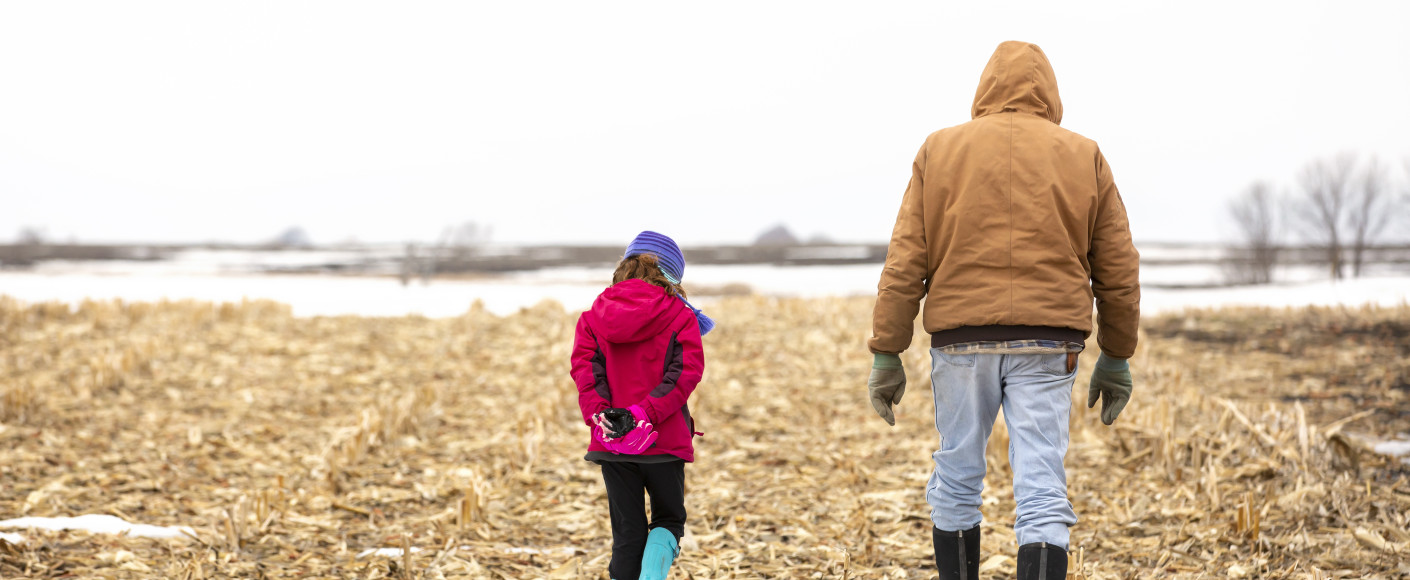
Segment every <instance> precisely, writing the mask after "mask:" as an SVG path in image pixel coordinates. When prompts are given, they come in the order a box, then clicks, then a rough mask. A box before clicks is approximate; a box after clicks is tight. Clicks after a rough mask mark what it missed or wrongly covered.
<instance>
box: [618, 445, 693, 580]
mask: <svg viewBox="0 0 1410 580" xmlns="http://www.w3.org/2000/svg"><path fill="white" fill-rule="evenodd" d="M601 465H602V481H603V483H605V484H607V505H608V506H609V507H610V508H611V510H612V563H610V564H608V565H607V571H608V572H609V573H611V575H612V577H613V578H616V579H617V580H636V578H637V577H639V576H641V553H642V551H643V550H645V549H646V535H647V534H648V533H650V532H651V529H652V528H666V529H667V530H670V531H671V533H672V534H675V535H676V541H680V538H681V536H682V535H683V534H685V461H672V462H669V463H629V462H625V461H603V462H602V464H601ZM642 491H645V492H646V493H648V494H650V495H651V523H650V524H647V521H646V502H645V500H644V498H643V497H642Z"/></svg>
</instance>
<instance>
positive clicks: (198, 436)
mask: <svg viewBox="0 0 1410 580" xmlns="http://www.w3.org/2000/svg"><path fill="white" fill-rule="evenodd" d="M871 304H872V301H871V300H870V299H865V298H857V299H817V300H800V299H769V298H761V297H735V298H727V299H724V300H722V301H720V302H719V303H717V304H715V305H714V306H712V308H711V309H710V310H711V313H712V314H713V315H715V316H716V318H717V320H719V321H720V326H719V329H718V330H716V331H715V332H714V333H712V334H711V335H710V336H709V337H707V338H706V339H705V345H706V362H707V368H706V374H705V381H704V382H703V383H702V384H701V386H700V388H699V389H698V390H697V391H696V394H695V396H694V398H693V400H692V407H693V410H694V411H695V414H696V417H697V420H698V422H699V428H700V430H702V431H705V432H706V435H705V436H704V437H703V438H700V439H697V452H698V456H699V460H698V461H697V462H696V463H695V464H693V465H691V466H689V467H688V468H687V473H688V475H687V486H688V494H687V506H688V508H689V509H690V512H691V516H690V522H689V529H690V534H689V536H688V537H687V539H686V541H685V542H684V546H685V549H684V551H683V552H682V554H681V557H680V560H679V561H678V563H677V567H676V568H675V571H674V572H673V577H675V578H930V577H933V576H934V571H933V569H932V568H933V566H932V564H931V557H932V556H931V549H930V535H929V527H930V523H929V519H928V513H929V508H928V507H927V506H926V505H925V501H924V493H923V487H924V485H925V480H926V477H927V475H928V474H929V471H930V466H931V463H930V457H929V454H930V452H931V451H932V450H933V447H934V446H935V445H936V443H937V438H936V435H935V433H934V431H933V427H932V422H933V419H932V407H931V403H930V396H929V389H928V380H927V372H928V370H929V360H928V355H927V353H926V351H925V350H924V349H920V348H913V349H912V350H911V351H910V352H908V353H907V354H906V355H905V361H906V364H907V367H908V369H909V371H910V390H909V391H908V394H907V395H906V398H905V400H904V401H903V403H902V404H901V407H900V410H899V413H898V414H899V422H898V425H897V426H896V427H895V428H890V427H888V426H887V425H886V424H885V423H884V422H883V421H881V420H880V419H879V418H877V417H876V416H875V414H874V413H873V411H872V410H871V407H870V405H869V404H868V403H867V400H866V390H865V381H866V375H867V369H868V367H869V363H870V355H869V354H868V353H867V352H866V349H865V347H864V339H865V337H866V335H867V334H869V328H870V310H871ZM575 320H576V314H575V313H570V312H565V311H563V310H562V309H561V308H560V307H558V306H557V305H554V304H543V305H540V306H538V307H535V308H531V309H526V310H523V311H521V312H519V313H517V314H515V315H512V316H508V317H496V316H493V315H490V314H488V313H485V312H484V311H483V310H482V309H479V308H472V309H470V311H469V312H468V313H466V314H465V315H464V316H461V317H457V318H450V319H426V318H418V317H406V318H358V317H341V318H312V319H302V318H294V317H292V316H291V315H290V312H289V310H288V309H287V308H286V307H284V306H281V305H278V304H273V303H267V302H250V303H244V304H234V305H210V304H200V303H162V304H122V303H112V302H103V303H88V304H84V305H82V306H81V307H80V308H78V309H76V310H74V311H71V310H70V309H69V308H68V307H66V306H62V305H30V306H26V305H20V304H17V303H15V302H13V301H3V300H0V519H4V518H12V517H19V516H71V515H79V514H85V513H98V514H112V515H117V516H120V517H123V518H125V519H127V520H129V521H132V522H140V523H146V524H159V525H186V526H191V527H192V528H194V530H195V534H194V537H193V538H189V539H177V540H156V539H146V538H129V537H123V536H113V535H90V534H88V533H86V532H41V531H36V530H8V531H10V532H17V533H20V534H21V535H23V536H24V537H25V538H26V541H25V542H23V543H21V544H8V543H5V542H3V541H0V576H2V577H23V576H28V577H111V578H148V577H171V578H215V577H246V578H249V577H267V578H295V577H297V578H313V577H336V578H388V577H390V578H442V577H446V578H454V577H460V578H545V577H546V578H598V577H603V571H604V570H605V567H606V561H607V556H608V551H609V538H610V532H609V528H608V517H607V511H606V503H605V502H606V500H605V497H604V493H603V488H602V483H601V480H600V476H599V471H598V470H597V467H596V466H595V465H593V464H591V463H587V462H585V461H583V460H582V454H583V452H584V448H585V445H586V442H587V438H588V431H587V428H586V427H584V426H583V425H582V423H581V418H580V415H579V412H578V409H577V404H576V392H575V390H574V388H573V385H572V383H571V381H570V380H569V378H568V353H569V348H570V341H571V335H572V333H571V331H572V328H573V324H574V322H575ZM916 344H918V345H920V344H924V343H923V342H920V341H919V340H918V341H917V343H916ZM1094 357H1095V349H1094V348H1092V345H1089V351H1088V353H1086V354H1084V356H1083V359H1082V371H1081V372H1080V374H1079V376H1078V380H1077V383H1078V395H1079V396H1078V397H1077V398H1078V399H1080V401H1079V403H1080V404H1078V405H1076V406H1074V409H1073V414H1072V446H1071V450H1070V452H1069V455H1068V458H1067V463H1068V466H1069V477H1068V478H1069V487H1070V492H1071V498H1072V501H1073V503H1074V504H1075V507H1076V509H1077V512H1078V514H1079V517H1080V519H1081V521H1080V522H1079V523H1078V525H1077V527H1075V528H1074V529H1073V540H1072V549H1073V563H1072V565H1071V566H1070V569H1071V570H1072V573H1073V577H1078V578H1132V577H1155V576H1159V577H1184V578H1196V577H1235V578H1237V577H1247V578H1317V579H1320V578H1335V577H1352V578H1399V577H1407V576H1410V564H1407V563H1406V562H1407V553H1410V535H1407V533H1406V531H1405V530H1406V529H1407V527H1410V515H1408V514H1410V481H1407V480H1408V479H1410V466H1407V465H1406V464H1404V463H1402V462H1401V461H1400V460H1399V459H1396V458H1391V457H1387V456H1384V455H1379V454H1377V453H1376V452H1374V451H1373V450H1372V448H1371V444H1370V441H1371V440H1372V439H1373V438H1377V437H1379V438H1389V437H1391V436H1393V435H1394V434H1395V433H1403V432H1407V431H1410V402H1407V392H1408V391H1410V385H1407V382H1410V307H1400V308H1394V309H1360V310H1358V309H1309V310H1295V311H1264V310H1225V311H1211V312H1194V313H1189V314H1185V315H1179V316H1170V317H1163V318H1154V319H1148V320H1147V321H1146V325H1145V330H1144V332H1143V337H1142V347H1141V349H1140V351H1139V353H1138V354H1137V355H1136V357H1135V358H1134V359H1133V361H1132V368H1133V370H1134V372H1135V377H1136V391H1135V398H1134V400H1133V402H1132V403H1131V405H1130V406H1128V407H1127V410H1126V411H1125V413H1124V414H1123V415H1122V417H1121V419H1120V421H1119V422H1118V424H1117V425H1116V426H1114V427H1111V428H1107V427H1104V426H1102V425H1101V423H1100V421H1099V420H1098V418H1097V412H1096V411H1095V410H1088V409H1086V408H1085V396H1084V395H1085V383H1086V380H1087V375H1088V372H1089V371H1090V368H1091V363H1092V361H1093V360H1094ZM1006 448H1007V436H1006V431H1005V430H1004V429H1003V427H1002V425H999V426H996V430H995V435H994V438H993V440H992V441H991V447H990V451H989V454H990V474H989V478H988V480H987V484H988V488H987V489H986V491H985V492H984V497H985V505H984V513H985V523H984V533H985V537H984V544H983V570H984V571H985V573H984V576H985V577H994V578H998V577H1007V576H1011V575H1012V573H1013V570H1014V560H1013V555H1014V554H1015V552H1016V548H1017V547H1016V545H1015V541H1014V535H1013V531H1012V527H1011V526H1012V523H1013V507H1014V502H1013V497H1012V489H1011V486H1010V485H1009V477H1010V472H1009V468H1008V464H1007V463H1008V462H1007V452H1006ZM384 547H386V548H401V547H410V548H412V550H408V551H406V552H405V553H403V554H402V555H398V556H394V557H386V556H380V555H371V556H366V557H359V553H360V552H362V551H363V550H365V549H370V548H384Z"/></svg>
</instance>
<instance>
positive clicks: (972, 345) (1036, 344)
mask: <svg viewBox="0 0 1410 580" xmlns="http://www.w3.org/2000/svg"><path fill="white" fill-rule="evenodd" d="M1086 346H1087V345H1084V344H1078V343H1075V342H1067V341H1061V340H1002V341H984V342H961V343H959V344H952V345H949V346H942V347H940V352H943V353H945V354H1065V353H1069V352H1082V349H1084V348H1086Z"/></svg>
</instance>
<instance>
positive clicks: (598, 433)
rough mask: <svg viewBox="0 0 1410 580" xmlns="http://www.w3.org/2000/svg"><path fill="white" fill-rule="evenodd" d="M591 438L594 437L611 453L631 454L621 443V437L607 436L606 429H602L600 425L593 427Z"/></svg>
mask: <svg viewBox="0 0 1410 580" xmlns="http://www.w3.org/2000/svg"><path fill="white" fill-rule="evenodd" d="M592 438H593V439H596V440H597V442H598V443H601V444H602V446H603V447H606V448H607V450H608V451H610V452H612V453H616V454H618V455H623V454H628V455H630V454H631V452H630V451H627V449H626V446H625V445H623V444H622V439H621V438H617V439H612V438H611V437H608V435H607V430H606V429H603V428H602V427H601V426H597V427H593V429H592Z"/></svg>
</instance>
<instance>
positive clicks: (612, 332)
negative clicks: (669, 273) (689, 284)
mask: <svg viewBox="0 0 1410 580" xmlns="http://www.w3.org/2000/svg"><path fill="white" fill-rule="evenodd" d="M684 307H685V305H684V304H682V303H681V301H680V300H677V299H675V298H674V297H672V296H668V295H667V294H666V289H665V288H662V287H660V286H656V285H654V284H651V283H649V282H646V281H645V280H637V279H635V278H633V279H631V280H623V281H621V282H618V283H616V284H613V285H612V286H611V287H610V288H608V289H606V290H603V291H602V294H600V295H598V297H597V300H594V301H593V303H592V309H591V310H589V311H588V312H589V313H590V314H591V316H592V327H593V329H594V330H595V331H597V333H598V334H599V335H601V336H602V338H603V339H605V340H607V341H608V342H615V343H628V342H640V341H643V340H646V339H648V338H651V337H653V336H656V335H657V334H660V333H661V332H662V331H664V330H665V329H666V327H667V326H668V325H670V323H671V321H672V320H674V319H675V314H677V313H678V312H679V310H680V309H681V308H684Z"/></svg>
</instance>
